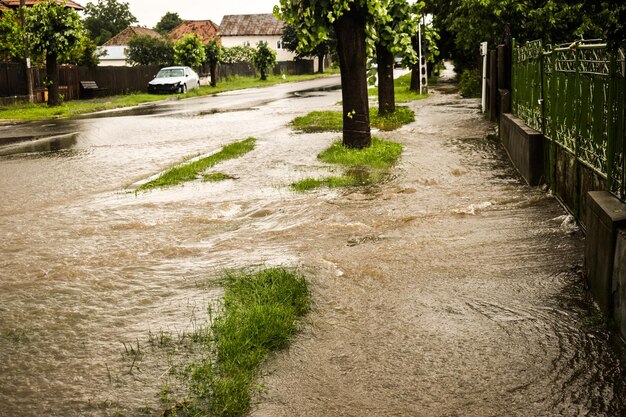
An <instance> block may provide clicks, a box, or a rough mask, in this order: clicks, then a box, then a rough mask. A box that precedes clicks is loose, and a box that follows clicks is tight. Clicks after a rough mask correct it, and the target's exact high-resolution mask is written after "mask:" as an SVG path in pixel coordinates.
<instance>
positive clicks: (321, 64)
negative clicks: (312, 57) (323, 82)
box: [317, 54, 326, 74]
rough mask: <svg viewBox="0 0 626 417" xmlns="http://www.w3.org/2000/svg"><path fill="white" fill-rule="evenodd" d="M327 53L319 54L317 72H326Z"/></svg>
mask: <svg viewBox="0 0 626 417" xmlns="http://www.w3.org/2000/svg"><path fill="white" fill-rule="evenodd" d="M325 55H326V54H319V55H318V56H317V72H318V73H319V74H323V73H324V56H325Z"/></svg>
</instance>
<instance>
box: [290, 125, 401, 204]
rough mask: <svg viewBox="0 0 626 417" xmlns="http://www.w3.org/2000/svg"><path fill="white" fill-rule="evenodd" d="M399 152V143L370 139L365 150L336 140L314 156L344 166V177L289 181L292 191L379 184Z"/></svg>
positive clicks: (395, 160) (397, 157) (398, 155)
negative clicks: (350, 146) (345, 169)
mask: <svg viewBox="0 0 626 417" xmlns="http://www.w3.org/2000/svg"><path fill="white" fill-rule="evenodd" d="M401 154H402V145H401V144H399V143H396V142H391V141H386V140H381V139H378V138H376V137H374V138H372V145H371V146H370V147H368V148H364V149H351V148H346V147H345V146H343V145H342V144H341V142H339V141H337V142H335V143H333V144H332V145H331V146H330V147H329V148H328V149H326V150H324V151H322V152H321V153H320V154H319V155H318V156H317V158H318V159H319V160H320V161H323V162H328V163H331V164H339V165H342V166H345V167H347V168H348V169H347V171H346V173H345V174H344V175H343V176H340V177H337V176H333V177H328V178H305V179H303V180H300V181H297V182H294V183H292V184H291V188H292V189H293V190H294V191H300V192H302V191H308V190H312V189H316V188H321V187H328V188H338V187H348V186H357V185H372V184H376V183H379V182H381V181H383V180H384V179H385V177H386V176H387V170H388V169H389V168H391V167H392V166H393V165H394V164H395V163H396V162H397V161H398V159H399V158H400V155H401Z"/></svg>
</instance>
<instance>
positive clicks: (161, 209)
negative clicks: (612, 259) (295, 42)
mask: <svg viewBox="0 0 626 417" xmlns="http://www.w3.org/2000/svg"><path fill="white" fill-rule="evenodd" d="M337 82H338V79H337V78H336V77H335V78H330V79H324V80H318V81H311V82H304V83H298V84H285V85H281V86H276V87H272V88H269V89H259V90H250V91H240V92H233V93H228V94H223V95H220V96H217V97H207V98H200V99H192V100H185V101H181V102H167V103H165V104H162V105H157V106H142V107H141V108H140V109H139V110H135V111H133V112H131V113H130V114H127V113H120V114H114V115H112V116H111V115H108V116H109V117H85V118H81V119H75V120H65V121H53V122H47V123H32V124H27V125H19V126H2V127H0V194H1V195H2V196H3V198H2V199H1V200H0V230H1V231H2V239H1V240H0V253H1V254H2V256H1V258H0V374H1V375H2V376H3V379H2V383H0V405H1V406H0V416H2V417H4V416H6V417H9V416H11V417H12V416H25V417H30V416H33V417H34V416H44V415H45V416H50V417H52V416H63V417H69V416H140V415H151V416H158V415H160V413H161V412H162V405H161V403H160V398H161V395H162V392H163V389H164V384H170V383H172V384H173V383H174V382H172V381H173V380H174V379H175V378H169V377H168V375H169V373H170V370H171V369H172V366H173V363H172V362H173V361H174V359H173V357H172V355H167V354H164V353H163V352H162V351H160V350H158V349H154V348H153V347H154V344H155V343H154V338H155V337H159V335H161V336H163V335H167V337H170V336H171V337H173V338H182V337H184V335H185V334H188V333H189V332H191V331H193V330H194V329H195V328H196V327H197V326H199V325H201V324H202V323H203V322H204V321H205V320H206V318H207V313H206V309H207V305H208V304H209V303H210V302H214V301H215V300H218V299H219V297H220V296H221V290H220V288H219V285H218V284H216V283H215V282H216V280H218V279H219V276H220V273H221V272H222V271H223V270H224V269H225V268H240V267H250V266H259V265H284V266H287V267H298V268H300V270H301V271H302V272H303V273H304V274H305V275H306V276H307V277H308V278H309V279H310V282H311V287H312V291H313V303H314V305H313V310H312V312H311V314H310V315H309V316H308V317H307V319H306V323H305V326H304V330H303V332H302V333H301V334H299V335H298V337H297V338H296V340H295V341H294V343H293V345H292V346H291V348H290V349H288V350H287V351H283V352H280V353H279V354H278V355H276V356H275V357H274V358H273V359H272V361H271V362H270V363H269V364H268V365H267V367H266V369H264V376H263V378H262V383H263V384H264V385H265V387H266V390H264V391H263V393H262V394H260V395H259V396H258V397H257V398H256V401H257V402H258V404H257V405H256V406H255V407H254V408H253V412H252V413H251V414H252V416H255V417H261V416H263V417H269V416H272V417H279V416H284V417H287V416H424V417H429V416H442V417H443V416H448V417H452V416H459V417H461V416H463V417H465V416H476V417H489V416H607V417H608V416H621V415H626V405H625V404H624V401H625V399H626V382H625V381H626V379H625V376H626V372H625V370H624V367H623V362H622V360H623V359H621V358H622V356H621V353H619V349H618V348H617V343H615V342H614V341H613V340H612V339H611V338H610V337H609V335H608V333H607V332H606V331H604V330H603V328H602V326H601V319H600V317H598V316H597V314H596V312H595V310H594V309H593V308H592V307H591V305H590V303H589V301H588V299H587V297H586V295H585V293H584V291H583V290H582V278H581V276H580V269H581V265H582V252H583V246H584V240H583V239H584V238H583V235H582V233H581V232H579V231H576V230H575V229H573V228H572V227H571V225H570V224H568V222H567V219H566V218H565V214H566V213H565V212H564V211H563V210H562V209H561V207H560V206H559V205H558V203H557V202H556V200H555V199H554V198H552V197H551V196H550V195H549V194H547V193H546V192H545V191H542V190H540V189H535V188H530V187H528V186H525V185H524V184H523V182H522V181H521V180H520V178H519V177H518V176H517V174H516V173H515V171H514V170H513V169H512V168H511V167H510V165H509V164H508V162H507V160H506V155H505V154H504V152H503V150H502V149H501V147H500V146H499V144H498V143H497V141H496V140H495V139H489V138H486V137H487V135H488V134H490V133H493V126H492V125H490V124H489V123H487V122H486V121H485V120H484V119H483V118H482V116H481V115H480V113H479V104H478V101H477V100H468V99H462V98H460V97H459V96H458V95H457V94H455V93H453V92H450V91H448V90H449V87H450V86H448V85H444V86H442V87H440V88H439V90H438V91H435V92H434V93H433V94H432V95H431V97H429V98H428V99H426V100H421V101H416V102H413V103H411V104H410V107H411V108H412V109H413V110H414V111H415V113H416V121H415V122H414V123H412V124H410V125H407V126H405V127H403V128H401V129H400V130H398V131H395V132H385V133H382V132H381V133H377V135H378V136H380V137H383V138H386V139H391V140H395V141H398V142H400V143H402V144H403V145H404V152H403V155H402V159H401V162H400V164H399V166H398V167H396V168H395V169H394V171H393V174H392V176H391V178H389V181H387V182H385V183H383V184H381V185H378V186H373V187H368V188H355V189H349V190H319V191H314V192H309V193H295V192H293V191H291V190H290V188H289V184H290V183H292V182H294V181H297V180H299V179H302V178H305V177H320V176H329V175H332V170H334V169H337V168H335V167H330V166H327V165H326V164H323V163H321V162H319V161H317V159H316V155H317V154H318V153H319V152H320V151H322V150H323V149H325V148H326V147H328V145H329V144H330V143H331V142H332V141H333V140H334V139H335V138H337V137H338V135H337V134H333V133H324V134H296V133H294V132H293V131H292V130H291V129H290V128H289V126H287V124H288V123H289V122H290V121H291V120H292V119H293V118H294V117H295V116H299V115H303V114H306V113H308V112H310V111H312V110H324V109H329V108H336V109H339V107H335V106H336V103H337V102H339V101H340V100H341V94H340V92H339V91H338V90H333V89H332V88H333V86H334V85H336V84H337ZM299 91H300V92H299ZM42 125H43V126H42ZM42 132H47V134H46V135H42ZM50 135H52V137H50ZM249 136H252V137H255V138H256V139H257V146H256V149H255V150H254V151H252V152H250V153H249V154H247V155H245V156H244V157H242V158H239V159H234V160H230V161H226V162H224V163H221V164H219V165H217V166H216V167H215V170H216V171H220V172H223V173H226V174H229V175H232V176H234V177H236V179H235V180H228V181H223V182H220V183H204V182H200V181H198V182H194V183H188V184H186V185H184V186H181V187H173V188H169V189H166V190H156V191H152V192H141V193H137V194H135V193H134V192H132V191H129V189H128V187H129V186H131V185H132V184H134V183H136V182H137V181H140V180H143V179H145V178H147V177H149V176H151V175H154V174H156V173H158V172H160V171H162V170H163V169H165V168H167V167H169V166H170V165H172V164H174V163H176V162H179V161H180V160H182V159H184V158H186V157H191V156H196V155H199V154H205V153H209V152H212V151H215V150H218V149H219V148H220V147H222V146H223V145H225V144H228V143H231V142H234V141H239V140H242V139H245V138H247V137H249ZM16 137H19V138H20V140H19V141H18V140H17V139H9V138H16ZM24 139H28V140H27V141H24ZM155 335H157V336H155ZM137 352H140V354H136V353H137ZM168 388H173V389H175V388H176V387H168Z"/></svg>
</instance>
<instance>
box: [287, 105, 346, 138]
mask: <svg viewBox="0 0 626 417" xmlns="http://www.w3.org/2000/svg"><path fill="white" fill-rule="evenodd" d="M291 125H292V126H293V127H294V129H296V130H299V131H301V132H305V133H317V132H341V129H343V116H342V112H341V111H333V110H326V111H312V112H311V113H309V114H307V115H305V116H299V117H296V118H295V119H293V121H292V122H291Z"/></svg>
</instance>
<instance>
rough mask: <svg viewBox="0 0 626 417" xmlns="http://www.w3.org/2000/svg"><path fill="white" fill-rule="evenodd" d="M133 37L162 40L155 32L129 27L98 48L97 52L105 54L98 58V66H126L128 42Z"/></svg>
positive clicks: (138, 27) (139, 27)
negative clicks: (149, 37)
mask: <svg viewBox="0 0 626 417" xmlns="http://www.w3.org/2000/svg"><path fill="white" fill-rule="evenodd" d="M135 36H152V37H153V38H157V39H162V38H163V36H161V34H160V33H158V32H157V31H155V30H152V29H148V28H144V27H141V26H129V27H127V28H126V29H124V30H123V31H121V32H120V33H118V34H117V35H115V36H113V37H112V38H111V39H109V40H108V41H106V42H105V43H104V44H103V45H102V46H100V47H99V48H98V51H100V52H106V55H104V56H101V57H100V64H98V65H99V66H109V67H111V66H115V67H121V66H128V65H129V63H128V61H127V50H128V41H130V40H131V39H132V38H134V37H135Z"/></svg>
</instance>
